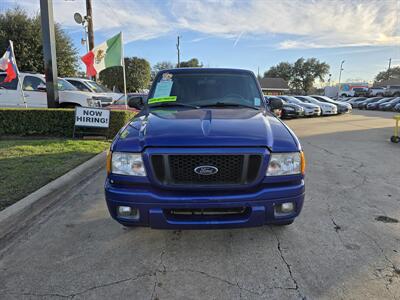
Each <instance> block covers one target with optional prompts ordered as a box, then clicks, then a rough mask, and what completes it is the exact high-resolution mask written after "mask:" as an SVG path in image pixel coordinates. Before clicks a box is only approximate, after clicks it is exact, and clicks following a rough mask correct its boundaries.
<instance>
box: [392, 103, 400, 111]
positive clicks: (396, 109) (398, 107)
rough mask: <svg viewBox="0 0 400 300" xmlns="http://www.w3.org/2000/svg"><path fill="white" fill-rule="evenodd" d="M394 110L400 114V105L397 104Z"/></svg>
mask: <svg viewBox="0 0 400 300" xmlns="http://www.w3.org/2000/svg"><path fill="white" fill-rule="evenodd" d="M393 110H394V111H398V112H400V103H398V104H396V106H395V107H394V108H393Z"/></svg>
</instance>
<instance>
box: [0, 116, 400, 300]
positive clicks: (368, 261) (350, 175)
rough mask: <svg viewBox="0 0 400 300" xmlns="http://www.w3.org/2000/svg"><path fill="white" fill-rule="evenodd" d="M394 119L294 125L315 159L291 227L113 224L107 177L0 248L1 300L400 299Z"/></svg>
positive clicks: (315, 120)
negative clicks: (195, 227)
mask: <svg viewBox="0 0 400 300" xmlns="http://www.w3.org/2000/svg"><path fill="white" fill-rule="evenodd" d="M392 116H393V113H391V112H379V111H354V112H353V114H346V115H340V116H333V117H321V118H305V119H297V120H289V121H287V124H288V125H289V126H290V127H291V128H292V129H293V130H294V131H295V133H296V135H297V136H298V137H299V138H300V140H301V142H302V146H303V148H304V150H305V154H306V159H307V173H306V174H307V175H306V184H307V185H306V201H305V203H304V208H303V212H302V214H301V215H300V217H299V218H298V219H296V221H295V223H294V224H292V225H291V226H288V227H285V228H283V227H276V226H266V227H258V228H250V229H235V230H234V229H231V230H214V231H211V230H204V231H161V230H152V229H148V228H135V229H127V228H124V227H122V226H121V225H119V224H118V223H116V222H115V221H113V220H112V219H111V218H110V217H109V214H108V211H107V208H106V204H105V201H104V196H103V183H104V178H105V172H99V173H97V174H95V176H93V178H92V179H91V180H89V181H88V182H86V183H85V184H83V185H82V186H81V187H80V189H78V190H75V191H74V192H71V193H70V194H69V195H68V197H66V198H64V199H63V200H62V201H60V202H59V203H58V204H56V205H55V206H53V207H52V208H51V209H49V210H48V211H46V212H45V213H43V214H42V215H41V216H40V217H39V218H37V219H36V220H34V221H32V224H30V225H29V229H24V230H23V231H21V232H20V233H19V234H18V235H17V236H15V237H13V238H12V239H8V240H3V241H1V242H0V298H1V299H24V298H25V299H53V298H54V299H57V298H74V299H75V298H76V299H110V298H115V299H121V298H129V299H271V298H273V299H301V298H303V299H305V298H307V299H378V298H379V299H400V223H398V221H397V220H400V186H399V178H400V168H399V161H400V160H399V156H400V146H399V145H398V144H397V145H396V144H392V143H390V142H389V137H390V135H391V134H392V128H393V125H394V120H392Z"/></svg>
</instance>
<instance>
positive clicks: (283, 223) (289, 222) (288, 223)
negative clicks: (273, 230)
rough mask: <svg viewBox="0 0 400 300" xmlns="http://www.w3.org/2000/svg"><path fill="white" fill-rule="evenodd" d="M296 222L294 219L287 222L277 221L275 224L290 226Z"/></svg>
mask: <svg viewBox="0 0 400 300" xmlns="http://www.w3.org/2000/svg"><path fill="white" fill-rule="evenodd" d="M293 222H294V220H291V221H286V222H282V223H277V224H275V225H276V226H288V225H290V224H292V223H293Z"/></svg>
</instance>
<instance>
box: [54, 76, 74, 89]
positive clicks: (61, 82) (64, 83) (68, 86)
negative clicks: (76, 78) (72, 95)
mask: <svg viewBox="0 0 400 300" xmlns="http://www.w3.org/2000/svg"><path fill="white" fill-rule="evenodd" d="M57 85H58V90H59V91H77V90H78V89H77V88H76V87H74V86H73V85H72V84H71V83H69V82H68V81H66V80H65V79H62V78H58V80H57Z"/></svg>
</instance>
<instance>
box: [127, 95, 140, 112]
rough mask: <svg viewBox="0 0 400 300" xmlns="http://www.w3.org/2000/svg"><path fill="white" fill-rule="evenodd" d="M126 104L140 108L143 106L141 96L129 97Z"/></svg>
mask: <svg viewBox="0 0 400 300" xmlns="http://www.w3.org/2000/svg"><path fill="white" fill-rule="evenodd" d="M128 106H129V107H133V108H135V109H137V110H141V109H142V108H143V106H144V103H143V99H142V97H131V98H129V99H128Z"/></svg>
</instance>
